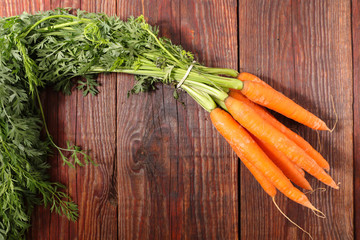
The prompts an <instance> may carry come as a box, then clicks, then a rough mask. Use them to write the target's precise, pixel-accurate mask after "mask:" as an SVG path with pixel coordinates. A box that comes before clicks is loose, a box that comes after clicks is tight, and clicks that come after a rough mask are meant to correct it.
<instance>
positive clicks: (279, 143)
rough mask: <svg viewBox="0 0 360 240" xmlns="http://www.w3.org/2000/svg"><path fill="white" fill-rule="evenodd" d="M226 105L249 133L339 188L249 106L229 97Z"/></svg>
mask: <svg viewBox="0 0 360 240" xmlns="http://www.w3.org/2000/svg"><path fill="white" fill-rule="evenodd" d="M225 105H226V107H227V109H228V111H229V112H230V113H231V115H232V116H233V117H234V118H235V120H237V121H238V122H239V123H240V124H241V125H242V126H243V127H244V128H246V129H247V130H248V131H249V132H251V133H252V134H254V136H256V137H257V138H259V139H260V140H262V141H264V142H266V143H268V144H272V145H273V146H274V147H275V148H276V149H278V150H279V151H281V152H282V153H284V154H285V156H287V157H288V158H289V159H290V160H291V161H293V162H294V163H296V164H297V165H298V166H300V167H301V168H303V169H304V170H305V171H307V172H308V173H310V174H311V175H313V176H314V177H316V178H317V179H319V180H320V181H321V182H323V183H325V184H327V185H329V186H331V187H333V188H335V189H338V188H339V187H338V186H337V185H336V183H335V182H334V180H333V179H332V178H331V177H330V176H329V175H328V174H327V173H326V172H325V171H324V170H323V169H322V168H321V167H320V166H319V165H318V164H317V163H316V162H315V161H314V160H313V159H312V158H310V157H309V156H308V155H307V154H306V153H305V151H304V150H303V149H302V148H300V147H299V146H297V145H296V144H295V143H294V142H293V141H291V140H290V139H288V138H287V137H286V136H285V135H284V134H283V133H281V132H280V131H279V130H277V129H276V128H275V127H273V126H272V125H271V124H269V123H268V122H266V121H265V120H264V119H263V118H262V117H261V116H259V115H258V114H257V113H256V112H255V111H254V110H253V109H252V108H251V107H249V106H248V105H247V104H245V103H243V102H241V101H238V100H236V99H235V98H232V97H228V98H227V99H226V100H225Z"/></svg>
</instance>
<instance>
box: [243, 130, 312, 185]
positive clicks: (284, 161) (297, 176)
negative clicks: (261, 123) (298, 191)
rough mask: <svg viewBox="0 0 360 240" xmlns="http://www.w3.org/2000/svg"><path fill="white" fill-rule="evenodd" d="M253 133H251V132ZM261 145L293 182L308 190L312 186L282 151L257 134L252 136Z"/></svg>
mask: <svg viewBox="0 0 360 240" xmlns="http://www.w3.org/2000/svg"><path fill="white" fill-rule="evenodd" d="M250 135H251V134H250ZM252 137H253V139H254V140H255V142H256V143H257V144H258V145H259V147H260V148H261V149H262V150H263V151H264V152H265V153H266V155H267V156H268V157H269V158H270V159H271V160H272V161H273V162H274V163H275V164H276V166H278V167H279V168H280V169H281V171H282V172H283V173H284V174H285V176H287V177H288V178H289V179H290V180H291V181H292V182H293V183H295V184H296V185H298V186H299V187H301V188H304V189H306V190H311V191H312V188H311V186H310V184H309V182H308V181H307V180H306V179H305V178H304V176H303V175H302V174H301V173H300V172H299V171H298V170H297V169H296V167H295V164H294V163H293V162H291V161H290V159H289V158H287V157H286V156H285V155H284V154H283V153H282V152H280V151H279V150H277V149H276V148H274V147H273V146H272V145H270V144H268V143H265V142H264V141H261V140H259V139H258V138H256V137H255V136H252Z"/></svg>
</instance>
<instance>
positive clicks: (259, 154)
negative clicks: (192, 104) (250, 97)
mask: <svg viewBox="0 0 360 240" xmlns="http://www.w3.org/2000/svg"><path fill="white" fill-rule="evenodd" d="M210 117H211V121H212V123H213V125H214V126H215V128H216V129H217V130H218V131H219V133H220V134H221V135H222V136H223V137H224V138H225V139H226V141H228V142H229V143H230V145H231V146H232V147H233V149H234V150H235V152H236V153H237V154H238V156H239V157H240V158H241V157H243V159H246V160H248V161H249V162H250V163H251V164H253V165H254V167H255V168H257V169H258V170H259V171H260V172H261V173H262V174H264V176H265V177H266V179H267V180H269V181H270V182H271V183H272V184H273V185H274V186H275V187H276V188H277V189H278V190H279V191H280V192H282V193H283V194H284V195H286V196H287V197H288V198H290V199H291V200H293V201H295V202H297V203H299V204H302V205H303V206H306V207H308V208H310V209H315V207H314V206H313V205H312V204H311V203H310V201H309V200H308V198H307V197H306V195H305V194H304V193H302V192H301V191H299V190H298V189H297V188H295V187H294V186H293V185H292V184H291V182H290V180H289V179H288V178H287V177H286V176H285V175H284V174H283V172H282V171H281V170H280V169H279V168H278V167H277V166H276V165H275V164H274V163H273V162H272V161H271V160H270V159H269V158H268V156H267V155H266V154H265V153H264V152H263V151H262V150H261V148H260V147H259V146H258V145H257V144H256V142H255V141H254V140H253V139H252V138H251V136H250V135H249V134H248V133H247V131H246V130H245V129H244V128H243V127H241V126H240V124H239V123H237V122H236V121H235V120H234V119H233V118H232V117H231V115H230V114H228V113H227V112H225V111H224V110H222V109H220V108H215V109H214V110H212V111H211V113H210ZM244 157H245V158H244ZM243 159H242V160H243ZM246 160H245V161H246Z"/></svg>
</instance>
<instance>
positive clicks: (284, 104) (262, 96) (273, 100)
mask: <svg viewBox="0 0 360 240" xmlns="http://www.w3.org/2000/svg"><path fill="white" fill-rule="evenodd" d="M245 76H246V77H244V74H243V75H241V74H240V75H239V76H238V78H239V79H240V80H242V79H241V77H243V78H244V79H251V78H250V77H249V74H248V75H245ZM252 76H253V75H252ZM242 81H243V80H242ZM241 92H242V94H244V95H245V96H246V97H247V98H249V99H250V100H251V101H253V102H255V103H257V104H260V105H262V106H265V107H267V108H270V109H272V110H274V111H276V112H278V113H281V114H282V115H284V116H286V117H288V118H291V119H293V120H295V121H297V122H299V123H302V124H304V125H306V126H308V127H310V128H313V129H315V130H330V129H329V128H328V127H327V126H326V124H325V122H323V121H322V120H321V119H320V118H318V117H316V116H315V115H314V114H312V113H311V112H309V111H307V110H305V109H304V108H303V107H301V106H300V105H298V104H296V103H295V102H294V101H292V100H291V99H289V98H288V97H286V96H285V95H283V94H282V93H280V92H278V91H276V90H275V89H273V88H272V87H270V86H269V85H268V84H266V83H265V82H263V81H262V80H260V79H259V78H257V77H255V76H254V78H253V79H252V80H245V81H244V86H243V88H242V89H241Z"/></svg>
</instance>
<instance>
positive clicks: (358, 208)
mask: <svg viewBox="0 0 360 240" xmlns="http://www.w3.org/2000/svg"><path fill="white" fill-rule="evenodd" d="M352 34H353V38H352V40H353V69H354V71H353V83H354V90H353V91H354V172H353V173H354V210H355V212H354V215H355V224H354V229H355V239H360V174H359V173H360V82H359V78H360V47H359V44H360V1H355V0H354V1H352Z"/></svg>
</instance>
